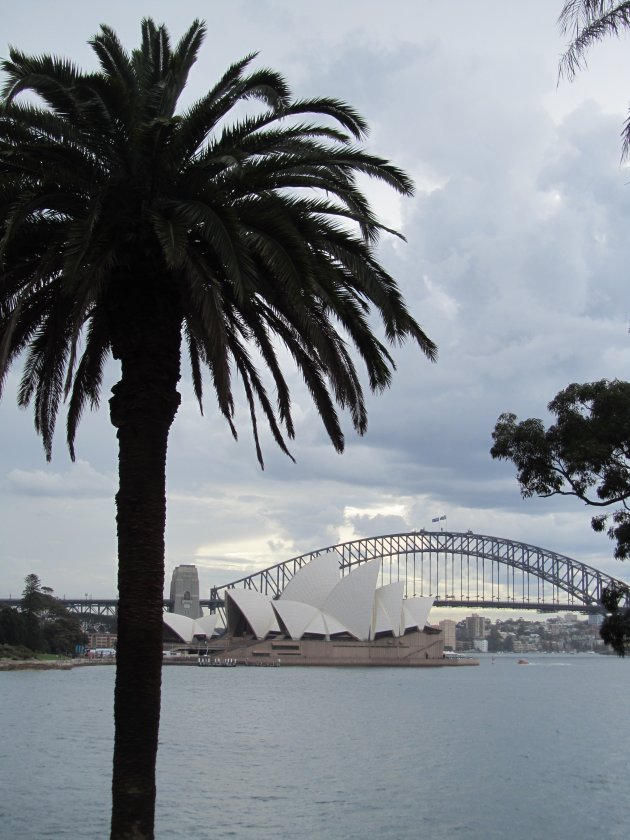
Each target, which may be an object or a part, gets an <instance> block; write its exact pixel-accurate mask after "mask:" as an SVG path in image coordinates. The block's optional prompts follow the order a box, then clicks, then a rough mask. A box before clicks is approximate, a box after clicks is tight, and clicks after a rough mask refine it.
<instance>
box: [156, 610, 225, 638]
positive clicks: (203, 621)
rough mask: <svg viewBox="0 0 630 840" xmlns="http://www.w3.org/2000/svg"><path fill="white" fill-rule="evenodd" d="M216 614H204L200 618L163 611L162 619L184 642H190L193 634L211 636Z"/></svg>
mask: <svg viewBox="0 0 630 840" xmlns="http://www.w3.org/2000/svg"><path fill="white" fill-rule="evenodd" d="M217 618H218V616H217V615H216V614H215V615H204V616H202V617H201V618H189V617H188V616H187V615H179V614H178V613H170V612H169V613H164V615H163V621H164V624H166V626H167V627H169V628H170V629H171V630H172V631H173V632H174V633H177V635H178V636H179V637H180V639H181V640H182V641H184V642H187V643H191V642H192V641H193V640H194V637H195V636H204V635H205V636H212V634H213V633H214V628H215V625H216V623H217Z"/></svg>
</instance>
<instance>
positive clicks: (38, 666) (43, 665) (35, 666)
mask: <svg viewBox="0 0 630 840" xmlns="http://www.w3.org/2000/svg"><path fill="white" fill-rule="evenodd" d="M115 662H116V658H115V657H113V656H112V657H110V658H108V659H0V671H71V670H72V669H73V668H77V667H83V666H84V665H114V664H115Z"/></svg>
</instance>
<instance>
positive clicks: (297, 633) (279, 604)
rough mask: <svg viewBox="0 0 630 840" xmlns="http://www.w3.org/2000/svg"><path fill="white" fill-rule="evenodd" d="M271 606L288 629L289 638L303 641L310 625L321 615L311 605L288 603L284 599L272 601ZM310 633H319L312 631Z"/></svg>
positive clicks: (295, 602)
mask: <svg viewBox="0 0 630 840" xmlns="http://www.w3.org/2000/svg"><path fill="white" fill-rule="evenodd" d="M271 606H272V608H273V610H274V611H275V613H276V615H277V616H278V617H279V618H280V620H281V621H282V623H283V624H284V626H285V627H286V628H287V630H288V632H289V636H290V637H291V638H292V639H301V638H302V636H303V635H304V633H305V632H306V628H307V627H308V626H309V624H310V623H311V622H312V621H313V620H314V619H315V618H317V617H318V616H320V615H321V613H320V611H319V610H318V609H317V607H313V606H311V604H302V603H300V602H299V601H288V600H286V599H284V598H279V599H278V600H277V601H272V602H271ZM310 632H312V633H317V632H319V631H318V630H311V631H310ZM323 632H325V631H323Z"/></svg>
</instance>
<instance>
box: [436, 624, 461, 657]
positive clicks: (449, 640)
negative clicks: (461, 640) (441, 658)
mask: <svg viewBox="0 0 630 840" xmlns="http://www.w3.org/2000/svg"><path fill="white" fill-rule="evenodd" d="M439 627H440V630H441V631H442V633H443V634H444V650H456V648H457V639H456V635H455V633H456V627H457V622H456V621H452V620H451V619H450V618H445V619H443V620H442V621H440V625H439Z"/></svg>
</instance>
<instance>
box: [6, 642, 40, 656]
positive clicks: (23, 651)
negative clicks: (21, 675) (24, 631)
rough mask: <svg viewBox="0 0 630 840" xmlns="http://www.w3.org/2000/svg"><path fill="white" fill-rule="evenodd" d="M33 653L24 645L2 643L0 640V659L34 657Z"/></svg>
mask: <svg viewBox="0 0 630 840" xmlns="http://www.w3.org/2000/svg"><path fill="white" fill-rule="evenodd" d="M35 658H36V657H35V654H34V653H33V651H32V650H30V648H27V647H24V645H12V644H4V643H2V642H0V659H13V660H21V659H35Z"/></svg>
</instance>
